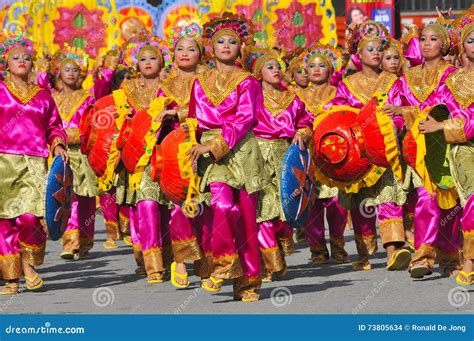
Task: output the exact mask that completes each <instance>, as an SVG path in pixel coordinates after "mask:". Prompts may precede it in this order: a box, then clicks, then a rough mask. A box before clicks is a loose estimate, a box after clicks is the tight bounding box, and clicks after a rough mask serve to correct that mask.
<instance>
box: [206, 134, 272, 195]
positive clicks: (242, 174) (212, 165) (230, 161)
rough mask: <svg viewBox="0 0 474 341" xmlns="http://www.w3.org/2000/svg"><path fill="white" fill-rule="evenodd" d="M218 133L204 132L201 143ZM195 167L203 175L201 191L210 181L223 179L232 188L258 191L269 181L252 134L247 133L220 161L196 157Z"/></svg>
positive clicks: (250, 191) (249, 191)
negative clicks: (197, 159) (197, 161)
mask: <svg viewBox="0 0 474 341" xmlns="http://www.w3.org/2000/svg"><path fill="white" fill-rule="evenodd" d="M220 134H221V131H220V130H208V131H205V132H203V134H202V137H201V143H202V144H205V143H206V142H208V141H210V140H212V139H213V138H214V137H216V136H217V135H220ZM198 168H199V173H200V175H202V180H201V192H202V193H204V192H206V188H207V186H208V185H209V184H211V183H213V182H223V183H226V184H228V185H229V186H231V187H233V188H236V189H244V190H246V191H247V192H248V193H255V192H258V191H260V190H262V189H263V188H265V187H266V186H267V185H268V184H269V183H270V182H271V179H270V176H269V174H267V172H266V170H265V162H264V160H263V157H262V153H261V152H260V148H259V147H258V142H257V139H256V138H255V136H254V135H253V133H248V134H247V135H246V136H245V137H244V138H243V139H242V140H241V141H240V142H239V143H238V144H237V145H236V146H235V147H234V148H233V149H232V151H231V152H230V153H229V154H227V155H226V156H225V157H224V158H223V159H222V160H220V161H219V162H214V161H213V160H212V158H211V156H210V155H208V156H203V157H201V158H199V165H198Z"/></svg>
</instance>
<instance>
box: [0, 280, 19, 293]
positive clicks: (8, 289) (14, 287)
mask: <svg viewBox="0 0 474 341" xmlns="http://www.w3.org/2000/svg"><path fill="white" fill-rule="evenodd" d="M19 289H20V286H19V285H18V283H5V285H4V286H3V288H2V290H0V295H15V294H17V293H18V291H19Z"/></svg>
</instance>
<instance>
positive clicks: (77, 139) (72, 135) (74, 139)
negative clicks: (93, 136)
mask: <svg viewBox="0 0 474 341" xmlns="http://www.w3.org/2000/svg"><path fill="white" fill-rule="evenodd" d="M64 130H65V131H66V134H67V143H68V144H69V145H73V144H80V143H81V133H80V132H79V129H78V128H66V129H64Z"/></svg>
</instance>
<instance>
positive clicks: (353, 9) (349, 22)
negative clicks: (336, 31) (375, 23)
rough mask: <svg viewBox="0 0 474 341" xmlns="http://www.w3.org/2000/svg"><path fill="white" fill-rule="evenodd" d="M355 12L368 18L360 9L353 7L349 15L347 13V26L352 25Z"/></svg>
mask: <svg viewBox="0 0 474 341" xmlns="http://www.w3.org/2000/svg"><path fill="white" fill-rule="evenodd" d="M354 11H360V12H361V13H362V14H363V15H364V16H366V14H365V12H364V11H363V10H362V8H360V7H352V8H351V9H350V10H349V13H347V25H350V24H351V23H352V12H354Z"/></svg>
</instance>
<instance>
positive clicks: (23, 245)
mask: <svg viewBox="0 0 474 341" xmlns="http://www.w3.org/2000/svg"><path fill="white" fill-rule="evenodd" d="M45 246H46V232H45V230H44V228H43V225H42V224H41V220H40V218H38V217H35V216H34V215H32V214H23V215H21V216H19V217H17V218H14V219H0V269H1V271H2V277H3V279H5V280H13V279H18V278H20V276H21V275H22V264H21V261H22V259H23V260H25V261H26V262H27V263H28V264H30V265H31V266H38V265H41V264H43V260H44V251H45Z"/></svg>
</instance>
